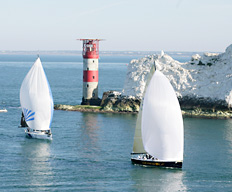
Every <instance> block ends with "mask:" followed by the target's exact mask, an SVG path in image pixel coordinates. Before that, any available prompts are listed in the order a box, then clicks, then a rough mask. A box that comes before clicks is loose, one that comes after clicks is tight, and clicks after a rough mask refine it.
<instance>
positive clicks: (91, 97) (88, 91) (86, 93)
mask: <svg viewBox="0 0 232 192" xmlns="http://www.w3.org/2000/svg"><path fill="white" fill-rule="evenodd" d="M79 40H80V41H83V51H82V56H83V97H82V103H81V104H82V105H100V102H101V100H100V99H99V98H98V59H99V41H101V39H79Z"/></svg>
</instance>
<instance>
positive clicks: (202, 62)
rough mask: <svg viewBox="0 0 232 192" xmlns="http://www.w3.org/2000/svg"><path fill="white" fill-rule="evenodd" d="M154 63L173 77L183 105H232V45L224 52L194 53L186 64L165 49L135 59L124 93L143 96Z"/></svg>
mask: <svg viewBox="0 0 232 192" xmlns="http://www.w3.org/2000/svg"><path fill="white" fill-rule="evenodd" d="M152 65H156V68H157V69H158V70H159V71H161V72H162V73H163V74H164V75H165V76H166V77H167V78H168V79H169V80H170V83H171V84H172V86H173V88H174V90H175V92H176V95H177V97H178V98H179V101H180V103H181V106H182V107H185V108H196V107H201V108H202V107H203V108H208V109H218V110H221V109H223V110H224V109H226V110H229V109H230V108H231V107H232V45H230V46H229V47H227V49H226V51H225V52H224V53H220V54H219V53H204V54H203V55H202V56H200V55H199V54H196V55H193V56H192V59H191V61H189V62H186V63H181V62H179V61H176V60H174V59H173V58H172V57H170V56H169V55H167V54H164V53H163V52H162V53H161V54H155V55H149V56H146V57H144V58H141V59H138V60H136V59H134V60H132V61H131V62H130V63H129V65H128V69H127V77H126V81H125V84H124V89H123V91H122V94H123V95H127V96H134V97H139V98H142V96H143V92H144V89H145V85H146V80H147V77H148V74H149V71H150V69H151V67H152Z"/></svg>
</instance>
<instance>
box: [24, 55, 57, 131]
mask: <svg viewBox="0 0 232 192" xmlns="http://www.w3.org/2000/svg"><path fill="white" fill-rule="evenodd" d="M20 103H21V107H22V111H23V114H24V117H25V120H26V122H27V124H28V126H29V127H30V128H32V129H35V130H49V129H50V125H51V122H52V117H53V105H54V104H53V98H52V93H51V89H50V86H49V83H48V81H47V77H46V75H45V72H44V69H43V66H42V64H41V61H40V58H38V59H37V60H36V61H35V63H34V65H33V66H32V67H31V69H30V71H29V72H28V73H27V75H26V77H25V78H24V80H23V83H22V85H21V89H20Z"/></svg>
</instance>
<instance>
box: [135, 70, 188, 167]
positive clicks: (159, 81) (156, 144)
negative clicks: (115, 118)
mask: <svg viewBox="0 0 232 192" xmlns="http://www.w3.org/2000/svg"><path fill="white" fill-rule="evenodd" d="M154 68H155V67H153V68H152V70H151V72H150V74H149V77H148V81H147V87H146V89H145V95H144V98H143V101H142V102H141V105H140V111H139V114H138V118H137V122H136V128H135V136H134V146H133V151H132V153H131V161H132V163H133V164H140V165H144V166H156V167H171V168H182V163H183V150H184V127H183V118H182V114H181V109H180V105H179V102H178V99H177V97H176V93H175V91H174V89H173V87H172V85H171V83H170V82H169V80H168V79H167V77H165V75H164V74H163V73H161V72H160V71H158V70H155V69H154ZM154 71H155V72H154Z"/></svg>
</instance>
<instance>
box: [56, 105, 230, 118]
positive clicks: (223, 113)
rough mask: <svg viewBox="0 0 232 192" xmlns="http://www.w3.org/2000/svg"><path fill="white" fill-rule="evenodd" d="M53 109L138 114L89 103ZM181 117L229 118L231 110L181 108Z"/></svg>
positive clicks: (58, 106)
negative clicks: (105, 108) (107, 108)
mask: <svg viewBox="0 0 232 192" xmlns="http://www.w3.org/2000/svg"><path fill="white" fill-rule="evenodd" d="M54 109H55V110H63V111H79V112H92V113H118V114H138V111H120V110H104V109H103V108H102V107H101V106H91V105H64V104H55V105H54ZM181 111H182V115H183V117H191V118H204V119H231V118H232V111H230V110H212V109H201V108H195V109H181Z"/></svg>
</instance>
